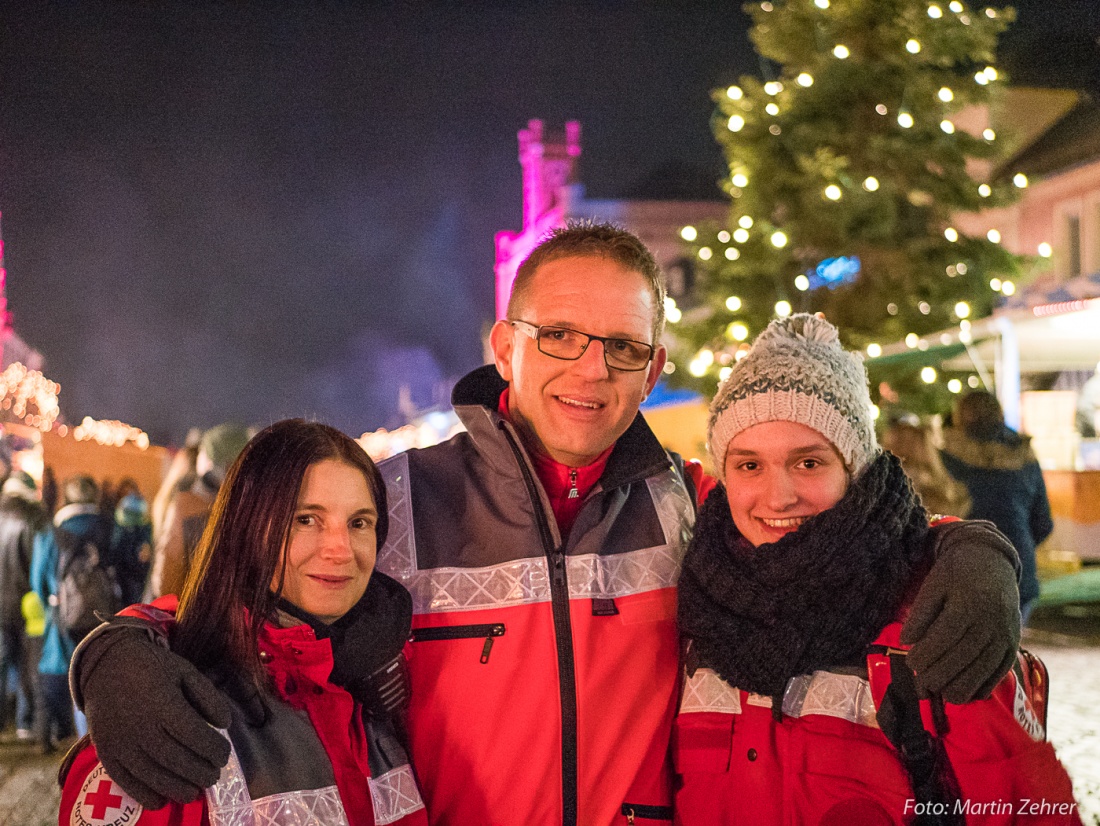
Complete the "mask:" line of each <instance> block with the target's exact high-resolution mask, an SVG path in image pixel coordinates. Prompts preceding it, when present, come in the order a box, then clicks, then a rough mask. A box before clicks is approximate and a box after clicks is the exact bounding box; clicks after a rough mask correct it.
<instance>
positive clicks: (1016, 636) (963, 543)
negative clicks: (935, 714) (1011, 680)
mask: <svg viewBox="0 0 1100 826" xmlns="http://www.w3.org/2000/svg"><path fill="white" fill-rule="evenodd" d="M929 541H931V542H933V543H934V548H935V563H934V564H933V566H932V570H931V571H930V572H929V573H928V576H926V577H925V578H924V582H922V583H921V587H920V591H919V592H918V593H917V595H916V598H915V599H914V600H913V604H912V606H911V609H910V613H909V618H908V619H907V620H906V622H905V625H904V626H903V627H902V629H901V641H902V643H903V644H905V645H912V649H911V650H910V652H909V658H908V659H909V666H910V668H912V669H913V671H914V672H916V677H917V688H918V690H919V691H920V692H921V693H922V694H925V695H928V694H941V695H942V696H943V698H944V699H945V700H947V701H948V702H949V703H967V702H970V701H971V700H974V699H985V698H987V697H988V696H989V695H990V693H992V691H993V689H994V688H995V687H996V685H997V683H998V682H1000V680H1001V678H1002V677H1003V676H1004V675H1005V674H1006V673H1008V670H1009V669H1010V668H1011V667H1012V662H1013V660H1014V659H1015V658H1016V651H1017V649H1018V648H1019V646H1020V593H1019V590H1018V588H1017V584H1016V583H1017V579H1018V574H1019V570H1020V560H1019V556H1018V555H1017V553H1016V549H1015V548H1013V547H1012V543H1011V542H1009V541H1008V540H1007V539H1006V538H1005V537H1004V535H1003V534H1002V533H1001V532H1000V531H998V530H997V529H996V528H995V527H994V526H993V525H992V524H991V523H989V522H978V521H971V522H950V523H946V524H942V525H937V526H935V527H933V528H932V533H931V535H930V539H929Z"/></svg>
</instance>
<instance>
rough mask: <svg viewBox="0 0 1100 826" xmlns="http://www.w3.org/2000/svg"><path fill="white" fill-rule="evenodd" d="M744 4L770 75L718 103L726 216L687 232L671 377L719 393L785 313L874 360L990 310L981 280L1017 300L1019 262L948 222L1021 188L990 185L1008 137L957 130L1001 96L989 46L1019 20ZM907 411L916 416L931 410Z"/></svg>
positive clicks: (886, 0) (949, 8) (980, 13)
mask: <svg viewBox="0 0 1100 826" xmlns="http://www.w3.org/2000/svg"><path fill="white" fill-rule="evenodd" d="M746 10H747V12H748V13H749V14H750V15H751V17H752V21H753V28H752V31H751V37H752V40H753V43H754V44H755V46H756V49H757V51H758V52H759V54H760V56H761V57H762V58H764V59H765V61H766V62H765V63H764V65H765V66H766V67H770V68H771V69H773V70H774V72H773V74H774V77H773V79H770V80H768V81H767V82H763V81H761V80H759V79H757V78H752V77H745V78H742V80H741V83H740V85H738V86H731V87H729V88H728V89H722V90H718V91H716V92H715V94H714V97H715V101H716V103H717V111H716V114H715V120H714V130H715V134H716V136H717V138H718V141H719V142H720V144H721V145H722V147H723V149H724V151H725V154H726V158H727V160H728V163H729V176H728V178H727V179H726V180H725V181H724V186H725V189H726V191H727V192H728V194H729V196H730V199H731V210H730V219H729V226H728V227H711V228H705V227H701V228H695V227H685V228H684V230H683V233H682V234H683V236H684V239H685V240H686V241H688V242H689V243H690V244H691V245H692V249H693V252H694V254H695V255H696V256H697V258H698V262H699V263H698V271H699V275H698V281H697V284H699V290H700V293H699V301H700V305H699V306H697V307H695V308H694V309H690V308H685V309H686V310H687V311H686V312H685V313H684V317H683V320H682V321H681V323H680V324H678V325H676V329H675V332H676V336H677V339H678V341H679V343H680V345H681V346H680V347H679V348H674V356H675V357H676V361H678V362H679V366H680V367H681V368H687V369H686V370H684V369H681V370H678V371H677V374H676V377H675V378H676V379H677V380H679V382H681V383H692V384H695V385H696V386H698V387H699V388H700V389H701V390H703V392H705V393H707V394H710V393H713V391H714V389H715V387H716V385H717V382H718V381H719V380H720V379H721V377H722V376H723V375H724V372H723V368H725V367H728V365H729V364H730V363H732V360H733V359H734V358H735V357H736V354H737V351H738V348H739V347H743V345H742V344H741V343H742V342H745V341H746V340H751V338H752V337H753V336H754V335H755V334H756V333H758V332H759V331H760V330H762V329H763V328H764V327H765V326H766V325H767V323H768V322H769V321H770V320H771V319H772V318H775V317H776V316H777V315H785V314H787V313H790V312H817V311H821V312H824V313H825V316H826V317H827V318H828V319H829V320H830V321H832V322H834V323H835V324H837V325H838V327H839V328H840V330H841V333H842V335H843V336H844V338H845V343H846V345H847V346H849V347H851V348H858V349H867V350H868V352H869V353H870V354H871V355H872V356H873V355H875V354H876V353H877V348H878V346H879V345H881V344H885V343H889V342H893V341H898V340H901V339H903V338H906V336H914V337H920V336H922V335H924V334H926V333H929V332H932V331H936V330H941V329H944V328H947V327H951V326H954V325H957V324H959V323H960V320H961V319H966V318H968V317H969V318H971V319H973V318H979V317H982V316H984V315H988V314H989V313H990V312H991V310H992V308H993V304H994V301H995V299H996V298H998V297H999V296H1000V294H1001V293H997V292H994V291H993V289H991V286H990V283H991V280H993V279H996V280H993V283H994V284H1000V285H1002V287H1001V289H1002V291H1010V290H1011V289H1012V288H1013V286H1014V283H1015V281H1014V279H1015V278H1017V277H1018V276H1019V274H1020V272H1021V268H1022V265H1023V264H1024V260H1023V259H1022V258H1020V257H1018V256H1014V255H1012V254H1010V253H1009V252H1008V251H1007V250H1005V249H1004V248H1003V247H1002V246H1001V245H1000V243H999V241H1000V238H999V237H998V236H997V235H996V233H995V232H993V233H990V236H988V237H987V236H980V237H968V236H967V235H966V234H964V233H963V232H962V231H961V230H959V229H957V228H956V227H954V226H953V216H955V215H957V214H959V213H966V212H977V211H980V210H982V209H986V208H990V207H997V206H1004V205H1007V204H1009V203H1011V202H1012V201H1013V200H1014V199H1015V198H1016V197H1017V196H1018V194H1019V193H1018V189H1019V188H1020V187H1022V186H1026V183H1027V182H1026V179H1025V178H1024V177H1023V176H1020V175H1017V176H1015V177H1014V178H1013V177H1011V176H1009V177H1006V176H1003V175H1000V176H992V175H991V170H994V169H996V161H998V160H1000V159H1004V158H1005V157H1006V155H1007V153H1006V149H1005V146H1004V144H1005V143H1006V141H1005V140H1004V137H1005V136H998V135H996V134H995V133H994V132H993V130H992V129H988V128H985V129H983V130H982V131H981V132H980V133H978V134H971V132H970V131H967V129H966V128H963V126H962V125H959V126H957V125H956V123H955V118H956V117H959V113H960V112H962V111H963V110H966V109H967V108H968V107H974V106H982V105H984V106H987V107H988V106H989V105H990V103H991V102H992V101H994V100H995V99H996V95H997V93H998V91H999V88H1000V87H1002V86H1003V83H1004V78H1003V77H1002V76H1001V75H1000V73H998V71H997V70H996V68H995V67H994V59H995V48H996V43H997V37H998V35H999V34H1000V33H1001V32H1002V31H1003V30H1004V28H1005V26H1006V25H1008V23H1010V22H1011V20H1012V19H1013V12H1012V10H1011V9H993V8H983V9H975V8H972V7H970V6H969V5H967V4H966V3H963V2H961V1H960V0H950V2H943V3H942V4H940V3H939V2H928V0H767V2H763V3H759V4H753V5H750V6H746ZM971 111H972V112H973V111H974V110H971ZM962 120H966V118H965V117H964V118H962ZM970 120H973V118H971V119H970ZM975 131H977V130H975ZM919 370H920V367H919V365H918V366H917V367H916V368H915V370H914V369H912V368H908V369H901V370H895V371H894V372H893V374H889V375H887V374H882V371H879V372H880V375H878V376H875V375H874V371H873V373H872V377H873V379H874V385H875V386H874V387H873V388H872V389H873V390H877V388H878V382H879V381H882V380H883V379H889V381H890V383H891V384H892V385H893V387H894V389H898V390H901V391H902V392H903V393H904V391H905V390H906V389H907V388H912V386H913V384H914V383H915V384H917V385H919V384H920V379H919V378H917V377H916V375H917V374H918V373H919ZM685 373H688V374H689V376H685V375H684V374H685ZM887 373H889V371H887ZM926 375H927V374H926ZM911 406H912V407H916V408H920V407H924V408H926V409H927V407H928V401H927V398H926V400H925V403H924V404H923V405H922V404H920V403H914V404H912V405H911Z"/></svg>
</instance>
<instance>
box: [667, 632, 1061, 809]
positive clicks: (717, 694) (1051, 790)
mask: <svg viewBox="0 0 1100 826" xmlns="http://www.w3.org/2000/svg"><path fill="white" fill-rule="evenodd" d="M900 633H901V624H900V623H892V624H890V625H888V626H887V627H886V628H885V629H883V631H882V632H881V633H880V635H879V637H878V639H877V640H876V641H875V642H876V644H877V645H883V646H890V647H893V648H902V646H901V644H900V640H899V635H900ZM868 677H869V679H868ZM889 683H890V669H889V662H888V660H887V658H886V657H885V656H875V655H872V656H870V657H869V658H868V674H867V675H866V676H861V675H857V674H839V673H832V672H824V671H818V672H815V673H814V674H813V675H812V676H807V677H796V678H795V679H793V680H791V681H790V683H788V686H787V691H786V693H785V696H784V702H783V708H784V714H783V719H782V722H776V721H775V719H774V718H773V716H772V710H771V702H770V700H769V699H768V698H766V697H758V696H757V695H753V694H749V693H748V692H745V691H740V690H738V689H736V688H732V687H730V686H729V685H728V684H727V683H725V682H724V681H723V680H722V679H721V678H720V677H719V676H718V675H717V674H715V673H714V672H713V671H711V670H710V669H705V668H702V669H699V670H698V671H697V672H696V673H695V674H694V676H692V677H691V678H690V679H688V680H687V682H686V684H685V686H684V690H683V696H682V700H681V707H680V713H679V715H678V717H677V718H676V723H675V729H674V734H673V759H674V761H675V764H676V772H677V779H678V786H679V788H678V791H677V793H676V819H677V822H678V823H682V824H692V825H693V826H694V824H707V826H737V824H752V826H809V825H810V824H821V825H822V826H829V825H830V824H836V826H841V824H845V826H846V825H847V824H857V823H858V824H861V826H867V825H869V824H902V823H911V822H912V821H913V819H914V817H915V816H916V815H917V814H921V813H922V812H921V811H920V810H919V809H918V806H917V803H918V802H917V801H915V800H913V794H912V791H911V790H910V785H909V780H908V777H907V776H906V773H905V771H904V769H903V767H902V765H901V762H900V761H899V759H898V755H897V751H896V750H895V749H894V747H893V746H892V745H891V744H890V743H889V741H888V740H887V739H886V737H885V736H884V735H883V734H882V732H881V731H880V730H879V728H878V723H877V721H876V716H875V714H876V710H877V708H878V705H879V703H880V702H881V700H882V697H883V695H884V694H885V692H886V687H887V686H888V685H889ZM921 707H922V708H921V711H922V714H923V716H924V724H925V728H926V729H927V730H929V731H934V730H935V729H934V726H933V721H932V712H931V707H930V704H929V702H928V701H922V703H921ZM946 712H947V720H948V727H949V730H948V731H947V733H946V734H945V735H943V744H944V748H945V750H946V752H947V756H948V759H949V760H950V763H951V767H952V769H953V770H954V773H955V775H956V777H957V778H958V781H959V786H960V789H961V795H960V803H959V805H960V806H961V807H962V814H964V815H965V816H966V823H968V824H989V826H992V825H993V824H1009V823H1017V822H1019V823H1026V824H1028V826H1040V825H1041V824H1079V823H1080V822H1081V820H1080V817H1079V815H1078V814H1077V807H1076V804H1074V802H1073V793H1072V789H1071V785H1070V779H1069V776H1068V775H1067V774H1066V771H1065V769H1064V768H1062V766H1061V764H1060V763H1059V762H1058V759H1057V757H1056V756H1055V754H1054V749H1053V747H1052V746H1051V745H1050V744H1049V743H1047V742H1046V741H1045V740H1044V736H1045V734H1044V732H1043V730H1042V725H1041V723H1040V722H1039V719H1038V717H1037V716H1036V713H1035V710H1034V709H1033V708H1032V706H1031V703H1030V702H1029V700H1028V698H1027V695H1026V694H1025V691H1024V690H1023V687H1022V685H1020V684H1019V683H1018V681H1017V677H1016V675H1015V673H1014V672H1009V674H1008V675H1007V676H1006V677H1005V678H1004V679H1003V680H1002V681H1001V683H1000V684H999V685H998V686H997V688H996V689H995V690H994V692H993V695H992V696H991V697H990V698H989V699H988V700H982V701H977V702H973V703H968V704H967V705H961V706H956V705H948V706H947V707H946Z"/></svg>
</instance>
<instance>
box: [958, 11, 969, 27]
mask: <svg viewBox="0 0 1100 826" xmlns="http://www.w3.org/2000/svg"><path fill="white" fill-rule="evenodd" d="M959 22H960V23H962V24H963V25H964V26H969V25H970V15H968V14H960V15H959Z"/></svg>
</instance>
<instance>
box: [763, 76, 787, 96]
mask: <svg viewBox="0 0 1100 826" xmlns="http://www.w3.org/2000/svg"><path fill="white" fill-rule="evenodd" d="M782 91H783V84H782V83H780V82H779V81H778V80H769V81H768V82H767V83H765V84H764V94H766V95H771V96H772V97H775V96H776V95H778V94H779V93H780V92H782Z"/></svg>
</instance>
